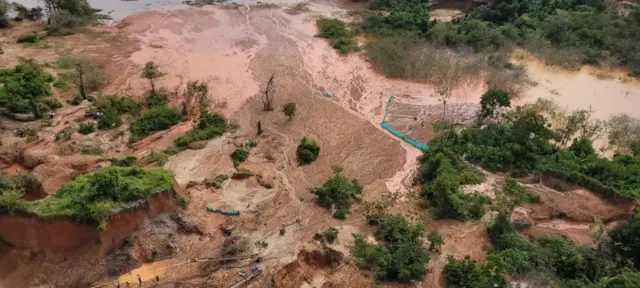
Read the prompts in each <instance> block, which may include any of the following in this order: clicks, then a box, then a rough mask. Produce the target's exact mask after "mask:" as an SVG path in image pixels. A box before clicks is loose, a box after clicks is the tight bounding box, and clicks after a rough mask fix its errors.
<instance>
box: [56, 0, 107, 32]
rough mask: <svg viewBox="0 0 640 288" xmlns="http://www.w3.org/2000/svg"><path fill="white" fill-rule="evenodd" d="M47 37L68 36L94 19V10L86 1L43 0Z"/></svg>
mask: <svg viewBox="0 0 640 288" xmlns="http://www.w3.org/2000/svg"><path fill="white" fill-rule="evenodd" d="M45 7H46V8H47V12H48V18H49V19H48V21H47V32H48V33H49V35H69V34H73V33H75V32H76V30H77V29H78V28H79V27H80V26H82V25H85V24H87V23H89V22H90V21H91V20H93V19H94V12H95V11H94V10H93V8H91V5H89V2H87V0H45Z"/></svg>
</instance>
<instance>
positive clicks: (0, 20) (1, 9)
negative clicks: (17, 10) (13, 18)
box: [0, 0, 11, 28]
mask: <svg viewBox="0 0 640 288" xmlns="http://www.w3.org/2000/svg"><path fill="white" fill-rule="evenodd" d="M10 10H11V4H9V1H7V0H0V28H7V27H9V25H10V22H9V15H8V14H9V11H10Z"/></svg>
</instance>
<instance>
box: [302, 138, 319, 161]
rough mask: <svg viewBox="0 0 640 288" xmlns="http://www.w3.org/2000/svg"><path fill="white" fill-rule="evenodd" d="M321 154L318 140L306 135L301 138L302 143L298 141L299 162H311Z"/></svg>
mask: <svg viewBox="0 0 640 288" xmlns="http://www.w3.org/2000/svg"><path fill="white" fill-rule="evenodd" d="M319 154H320V146H318V144H317V143H316V141H314V140H309V139H307V137H304V138H302V140H300V143H298V148H297V149H296V156H297V158H298V163H300V164H309V163H311V162H313V161H315V160H316V159H318V155H319Z"/></svg>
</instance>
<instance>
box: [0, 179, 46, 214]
mask: <svg viewBox="0 0 640 288" xmlns="http://www.w3.org/2000/svg"><path fill="white" fill-rule="evenodd" d="M39 186H40V183H39V182H38V179H36V177H35V176H33V175H31V174H24V175H6V174H1V175H0V213H16V212H25V211H27V205H26V201H25V200H23V198H22V197H23V195H24V194H25V193H29V192H31V191H33V190H35V189H38V188H39Z"/></svg>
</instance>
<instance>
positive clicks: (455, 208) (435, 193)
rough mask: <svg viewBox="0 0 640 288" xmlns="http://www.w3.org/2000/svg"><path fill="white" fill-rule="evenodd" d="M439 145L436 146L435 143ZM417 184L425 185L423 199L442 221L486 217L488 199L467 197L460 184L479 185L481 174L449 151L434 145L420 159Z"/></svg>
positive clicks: (423, 186) (476, 194)
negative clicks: (485, 207) (445, 219)
mask: <svg viewBox="0 0 640 288" xmlns="http://www.w3.org/2000/svg"><path fill="white" fill-rule="evenodd" d="M433 144H436V143H433ZM420 163H421V165H420V168H419V170H418V178H417V181H418V182H419V183H422V190H421V191H422V192H421V196H422V197H424V200H425V202H426V204H427V205H428V206H430V207H431V208H432V212H433V214H434V215H435V216H436V217H438V218H449V219H458V220H469V219H479V218H481V217H482V215H484V212H485V209H484V204H487V203H489V202H490V201H491V200H490V199H489V198H488V196H486V195H483V194H480V193H473V194H465V193H464V192H462V189H461V188H460V185H462V184H474V183H479V181H480V178H479V177H478V175H477V172H476V171H475V170H474V169H473V168H472V167H469V166H468V165H467V164H465V163H464V162H463V161H461V160H460V159H459V158H458V157H457V156H456V155H454V153H453V152H451V151H449V150H448V149H447V148H443V147H440V146H437V144H436V145H433V146H431V150H430V151H429V152H428V153H425V154H424V155H423V156H422V157H421V158H420Z"/></svg>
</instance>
